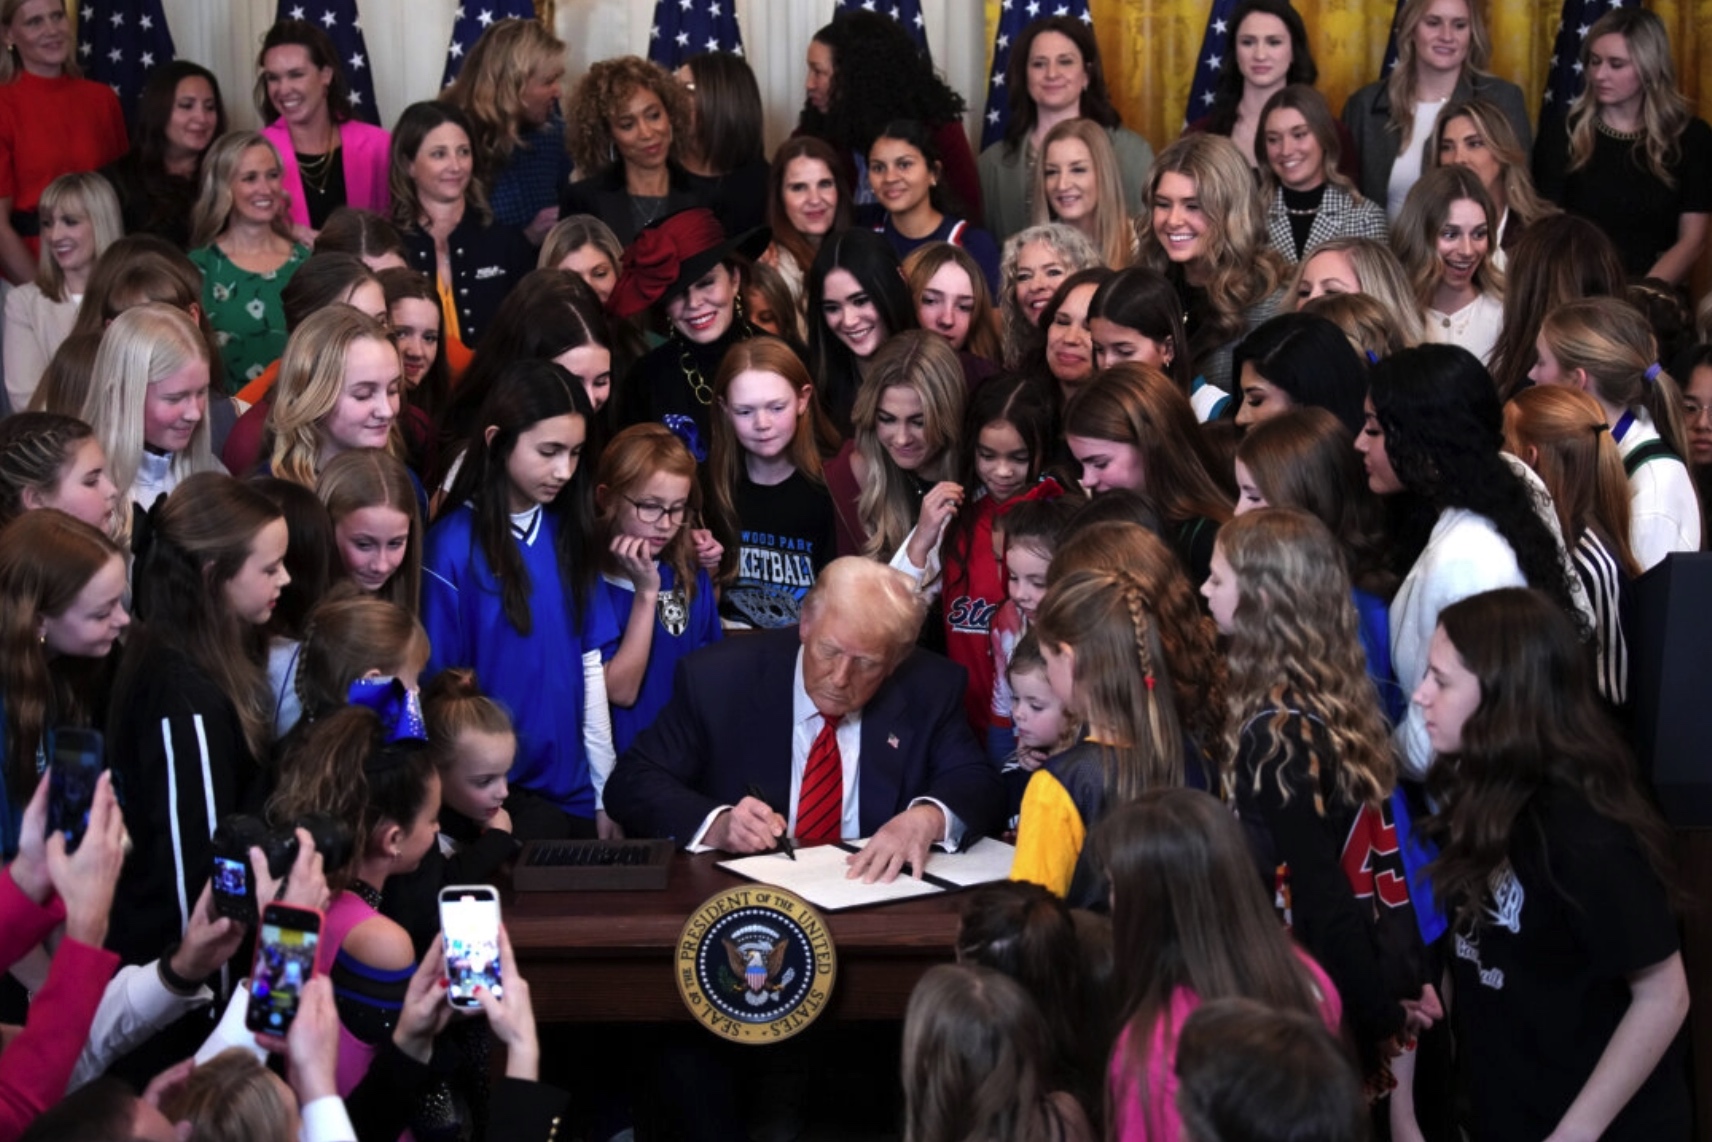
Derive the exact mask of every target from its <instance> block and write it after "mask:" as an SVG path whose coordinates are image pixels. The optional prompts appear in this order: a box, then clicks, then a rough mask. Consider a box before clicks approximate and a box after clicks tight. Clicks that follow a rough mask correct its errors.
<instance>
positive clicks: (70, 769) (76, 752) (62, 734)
mask: <svg viewBox="0 0 1712 1142" xmlns="http://www.w3.org/2000/svg"><path fill="white" fill-rule="evenodd" d="M103 767H104V762H103V760H102V744H101V735H100V734H99V733H97V732H95V731H94V730H75V729H60V730H56V731H54V750H53V765H52V767H51V768H50V771H49V777H48V828H49V829H50V830H53V831H55V832H58V833H61V834H62V835H64V837H65V851H66V852H68V853H70V852H76V851H77V846H78V845H79V844H81V843H82V841H83V834H84V832H85V831H86V830H87V829H88V828H89V810H90V808H91V806H93V805H94V804H95V783H96V782H97V781H99V780H101V770H102V769H103Z"/></svg>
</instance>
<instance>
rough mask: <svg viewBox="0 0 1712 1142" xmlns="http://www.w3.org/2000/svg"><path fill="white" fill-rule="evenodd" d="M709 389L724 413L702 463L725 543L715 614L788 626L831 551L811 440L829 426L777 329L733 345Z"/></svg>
mask: <svg viewBox="0 0 1712 1142" xmlns="http://www.w3.org/2000/svg"><path fill="white" fill-rule="evenodd" d="M713 392H714V401H715V403H716V404H717V405H718V407H719V413H720V415H719V416H717V417H716V418H715V419H714V422H713V448H712V450H711V452H710V453H709V456H708V462H707V465H706V467H705V469H704V471H705V474H706V477H707V484H708V493H709V494H708V498H709V500H710V501H711V514H712V520H711V522H712V524H713V533H714V535H715V537H716V538H717V539H718V540H719V542H720V544H721V545H722V546H723V547H724V549H725V566H724V567H723V568H722V569H721V572H720V579H721V583H722V590H721V594H720V600H719V615H720V620H721V622H723V623H724V624H725V625H726V626H728V627H733V628H745V627H754V628H757V629H769V628H772V627H781V626H792V625H794V624H795V623H796V621H797V620H798V618H799V617H801V612H802V600H803V596H804V595H806V594H808V589H809V588H810V587H812V586H813V585H814V581H815V579H816V577H818V576H819V574H820V571H821V568H823V567H825V566H826V565H827V564H828V563H830V562H832V560H833V558H834V556H835V554H836V550H835V549H836V545H837V538H836V536H835V535H834V531H833V512H832V496H831V495H830V493H828V492H827V490H826V477H825V475H824V474H823V473H822V470H821V462H820V449H818V448H816V447H815V437H816V429H817V428H825V429H827V430H828V431H830V425H828V424H827V423H826V419H825V417H824V416H822V415H821V412H820V406H819V404H818V403H817V401H816V400H815V396H814V385H813V383H812V381H811V380H810V378H809V375H808V370H807V369H805V368H804V367H803V363H802V360H801V359H800V358H799V357H798V356H797V355H796V354H795V353H794V352H792V350H791V348H790V347H789V346H788V345H786V344H785V343H784V342H783V341H780V340H778V339H776V338H773V337H754V338H751V339H750V340H748V341H745V342H743V343H742V344H740V345H737V346H734V347H733V348H732V350H731V352H729V353H727V354H726V355H725V361H724V363H723V364H721V365H720V367H719V375H718V376H717V377H715V378H714V381H713Z"/></svg>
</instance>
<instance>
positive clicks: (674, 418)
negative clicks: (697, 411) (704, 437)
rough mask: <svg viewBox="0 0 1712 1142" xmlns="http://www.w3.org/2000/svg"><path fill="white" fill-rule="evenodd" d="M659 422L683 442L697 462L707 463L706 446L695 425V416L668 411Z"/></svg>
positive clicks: (699, 430)
mask: <svg viewBox="0 0 1712 1142" xmlns="http://www.w3.org/2000/svg"><path fill="white" fill-rule="evenodd" d="M660 423H661V424H663V425H665V426H666V427H667V428H669V429H671V430H672V435H673V436H676V437H677V438H678V439H679V440H682V441H683V442H684V447H685V448H688V449H689V450H690V455H691V456H694V457H695V460H696V463H697V464H705V463H707V448H706V447H705V446H703V444H702V442H701V429H699V428H697V427H696V422H695V418H694V417H691V416H685V415H684V414H683V413H681V412H668V413H667V414H666V415H665V416H662V417H661V418H660Z"/></svg>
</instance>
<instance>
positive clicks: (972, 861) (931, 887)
mask: <svg viewBox="0 0 1712 1142" xmlns="http://www.w3.org/2000/svg"><path fill="white" fill-rule="evenodd" d="M866 843H867V842H866V841H865V840H860V841H840V842H838V843H837V844H831V845H817V846H815V847H814V848H799V849H798V850H797V859H796V860H792V859H791V858H790V857H788V856H786V855H785V854H784V853H782V852H770V853H757V854H756V855H754V856H746V857H738V858H737V859H735V860H722V861H720V862H719V867H720V868H723V869H728V870H730V871H731V872H735V873H736V874H737V875H738V876H744V877H748V878H749V879H750V880H755V881H759V882H760V883H762V884H770V885H772V886H773V887H775V888H783V889H785V890H786V891H787V892H794V893H796V894H797V895H798V896H800V897H802V898H803V899H804V900H807V901H808V902H809V903H811V904H813V905H814V906H815V907H817V908H823V909H825V910H826V911H828V912H838V911H841V910H843V909H845V908H860V907H862V906H863V905H867V904H885V903H888V902H890V901H893V900H908V899H909V898H911V897H913V896H931V895H933V894H934V893H936V892H954V891H956V890H957V889H959V888H968V887H970V886H972V885H976V884H986V883H988V882H989V881H994V880H1004V879H1005V878H1006V877H1008V876H1010V874H1011V859H1012V858H1013V857H1015V856H1016V849H1015V847H1013V846H1011V845H1007V844H1005V843H1004V842H1003V841H995V840H993V839H992V838H991V837H986V838H983V839H981V840H980V841H977V842H976V843H975V844H974V845H971V846H970V847H969V848H967V849H964V850H963V851H962V852H955V853H946V852H933V853H931V854H929V856H928V858H927V872H926V874H925V875H923V877H922V878H921V879H920V880H917V879H915V878H914V877H913V876H910V875H909V874H908V873H903V874H901V875H899V877H898V878H897V879H896V880H894V881H892V882H891V883H890V884H880V883H877V882H876V883H874V884H863V883H862V882H861V881H860V880H851V879H849V878H847V877H846V876H845V873H846V872H847V871H848V869H849V866H848V865H846V864H845V863H844V859H845V858H846V857H848V856H849V855H850V854H851V853H853V852H856V851H857V850H858V849H860V848H861V847H862V846H863V845H864V844H866Z"/></svg>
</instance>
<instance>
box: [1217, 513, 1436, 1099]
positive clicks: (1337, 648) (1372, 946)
mask: <svg viewBox="0 0 1712 1142" xmlns="http://www.w3.org/2000/svg"><path fill="white" fill-rule="evenodd" d="M1202 593H1203V594H1204V595H1205V596H1206V597H1207V600H1208V602H1209V603H1210V604H1211V610H1212V613H1213V619H1214V621H1215V622H1217V623H1218V624H1219V630H1220V631H1221V632H1222V633H1223V634H1225V635H1226V636H1227V637H1228V638H1229V640H1230V643H1229V647H1230V650H1229V657H1230V688H1229V695H1230V712H1231V717H1230V722H1229V729H1228V730H1227V731H1226V741H1227V747H1228V749H1229V754H1230V758H1231V761H1230V765H1229V768H1228V769H1227V770H1226V774H1227V784H1228V786H1229V788H1230V790H1231V793H1232V796H1233V800H1234V803H1235V806H1236V811H1237V816H1238V818H1239V819H1240V820H1241V821H1242V822H1243V825H1244V827H1245V829H1246V831H1247V833H1248V838H1249V844H1250V847H1251V848H1252V850H1253V852H1254V861H1255V865H1256V871H1257V873H1258V875H1259V877H1260V880H1261V883H1262V884H1264V885H1267V886H1268V887H1270V888H1271V889H1272V891H1273V894H1274V897H1275V903H1276V905H1277V906H1278V907H1279V909H1280V911H1281V912H1282V914H1283V919H1284V921H1285V923H1286V924H1288V925H1289V926H1290V928H1291V930H1292V931H1293V932H1294V934H1295V936H1296V938H1297V939H1298V940H1299V941H1300V942H1301V944H1302V946H1303V947H1304V948H1306V949H1307V950H1308V951H1309V952H1310V953H1311V954H1312V955H1313V956H1314V958H1315V959H1317V960H1318V961H1320V963H1322V964H1324V965H1325V968H1326V971H1327V972H1328V974H1330V975H1331V977H1332V979H1333V980H1334V981H1335V982H1336V983H1337V985H1338V992H1339V994H1341V995H1342V996H1343V1000H1344V1002H1345V1004H1347V1006H1348V1010H1349V1015H1350V1022H1351V1024H1352V1025H1353V1028H1354V1030H1355V1039H1356V1045H1357V1047H1358V1049H1359V1051H1360V1054H1361V1058H1362V1062H1363V1065H1364V1067H1365V1068H1366V1071H1367V1073H1368V1074H1369V1075H1370V1076H1378V1077H1377V1079H1376V1080H1373V1081H1376V1082H1378V1084H1379V1085H1378V1089H1381V1090H1383V1089H1384V1088H1385V1086H1386V1085H1388V1084H1386V1083H1385V1082H1384V1076H1385V1075H1386V1074H1388V1073H1389V1067H1388V1066H1387V1064H1386V1061H1385V1060H1386V1059H1387V1058H1388V1057H1390V1056H1393V1055H1395V1054H1396V1053H1397V1050H1398V1048H1399V1047H1400V1046H1401V1045H1402V1044H1403V1043H1404V1042H1405V1036H1406V1035H1407V1034H1410V1033H1412V1032H1413V1031H1415V1030H1417V1029H1418V1027H1419V1025H1418V1024H1412V1025H1411V1026H1410V1027H1408V1028H1407V1029H1406V1028H1405V1026H1404V1014H1405V1009H1404V1004H1403V1000H1404V999H1405V998H1406V999H1408V1000H1410V1001H1414V1000H1415V999H1416V997H1417V996H1418V995H1420V993H1421V991H1422V984H1423V982H1424V980H1425V978H1426V976H1425V969H1424V965H1423V964H1422V963H1421V958H1422V954H1421V949H1420V948H1419V946H1418V943H1417V941H1416V927H1415V915H1414V911H1413V909H1411V908H1410V906H1409V897H1408V892H1407V888H1406V884H1407V873H1406V872H1405V870H1404V868H1403V865H1402V861H1401V857H1400V854H1399V853H1398V846H1397V840H1396V828H1395V825H1394V824H1393V822H1392V818H1391V816H1390V813H1389V812H1388V800H1387V799H1388V798H1389V796H1390V794H1391V788H1392V785H1393V783H1394V781H1395V772H1396V771H1395V766H1394V763H1393V761H1392V757H1391V747H1390V741H1389V738H1388V735H1387V730H1386V725H1385V721H1384V719H1383V718H1382V717H1380V714H1379V711H1378V709H1377V708H1376V707H1375V706H1374V703H1373V688H1372V685H1371V683H1369V682H1368V679H1367V671H1366V667H1365V663H1364V661H1363V655H1362V650H1361V642H1360V640H1359V639H1358V638H1357V636H1356V615H1355V608H1354V607H1353V606H1351V605H1350V588H1349V579H1348V576H1347V575H1346V574H1345V573H1344V571H1343V567H1342V561H1341V559H1340V558H1339V552H1338V548H1337V542H1336V540H1334V539H1333V538H1332V535H1331V532H1330V531H1328V530H1327V529H1326V527H1325V525H1324V524H1322V523H1321V522H1320V521H1319V520H1317V519H1315V518H1314V517H1312V516H1310V515H1308V514H1307V513H1306V512H1298V511H1293V510H1290V509H1287V508H1268V509H1264V510H1262V511H1258V512H1250V513H1248V514H1246V515H1243V516H1241V517H1240V518H1238V519H1235V520H1232V521H1231V523H1230V524H1229V525H1228V526H1226V527H1225V528H1224V529H1223V530H1222V531H1221V532H1220V533H1219V543H1218V546H1217V547H1216V548H1215V549H1214V552H1213V574H1212V576H1211V577H1210V578H1208V580H1207V584H1206V586H1205V587H1204V588H1203V589H1202ZM1423 998H1424V997H1423ZM1429 1022H1430V1020H1429ZM1400 1069H1402V1070H1405V1071H1407V1070H1410V1069H1412V1068H1408V1067H1404V1068H1400ZM1403 1081H1404V1082H1405V1084H1406V1079H1405V1080H1403ZM1405 1094H1406V1085H1405ZM1412 1105H1413V1104H1412V1101H1411V1100H1409V1099H1408V1098H1406V1097H1405V1098H1402V1099H1399V1100H1397V1101H1395V1102H1394V1103H1393V1104H1392V1106H1391V1108H1390V1110H1391V1112H1392V1121H1393V1125H1394V1126H1395V1125H1399V1124H1401V1123H1405V1122H1408V1121H1410V1120H1411V1119H1412Z"/></svg>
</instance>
